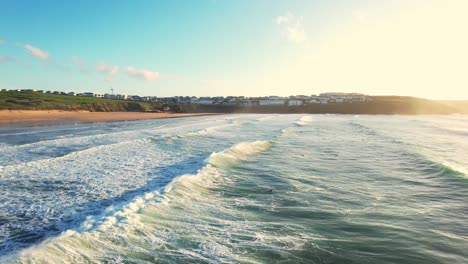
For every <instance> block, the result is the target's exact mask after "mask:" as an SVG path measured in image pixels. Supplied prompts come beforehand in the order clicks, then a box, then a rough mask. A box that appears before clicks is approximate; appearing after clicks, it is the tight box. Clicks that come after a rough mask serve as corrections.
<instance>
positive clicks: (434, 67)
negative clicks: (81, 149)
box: [0, 0, 468, 99]
mask: <svg viewBox="0 0 468 264" xmlns="http://www.w3.org/2000/svg"><path fill="white" fill-rule="evenodd" d="M111 87H113V88H114V89H115V92H116V93H123V94H138V95H156V96H174V95H194V96H218V95H224V96H226V95H245V96H260V95H282V96H283V95H284V96H286V95H298V94H305V95H310V94H318V93H321V92H361V93H366V94H371V95H410V96H419V97H425V98H432V99H468V1H466V0H385V1H384V0H375V1H371V0H368V1H365V0H335V1H332V0H330V1H328V0H327V1H325V0H322V1H314V0H303V1H299V0H290V1H279V0H278V1H275V0H232V1H230V0H197V1H185V0H172V1H169V0H168V1H94V0H89V1H62V0H57V1H46V0H42V1H32V0H31V1H22V0H19V1H18V0H3V1H1V3H0V88H2V89H44V90H59V91H66V92H69V91H75V92H86V91H90V92H96V93H106V92H108V93H110V88H111Z"/></svg>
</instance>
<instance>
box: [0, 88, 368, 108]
mask: <svg viewBox="0 0 468 264" xmlns="http://www.w3.org/2000/svg"><path fill="white" fill-rule="evenodd" d="M0 91H1V92H6V91H7V90H6V89H2V90H0ZM8 91H14V92H24V93H27V92H36V93H43V94H56V95H64V96H82V97H96V98H106V99H112V100H125V101H136V102H153V103H174V104H199V105H229V106H266V105H286V106H301V105H310V104H348V103H356V102H366V101H371V100H372V98H371V97H370V96H368V95H365V94H360V93H321V94H319V95H291V96H287V97H282V96H263V97H246V96H216V97H196V96H173V97H157V96H139V95H125V94H114V93H105V94H96V93H92V92H86V93H75V92H68V93H67V92H60V91H44V90H34V89H19V90H8Z"/></svg>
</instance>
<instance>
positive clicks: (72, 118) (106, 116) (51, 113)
mask: <svg viewBox="0 0 468 264" xmlns="http://www.w3.org/2000/svg"><path fill="white" fill-rule="evenodd" d="M200 115H211V114H207V113H168V112H164V113H152V112H148V113H145V112H87V111H60V110H0V125H53V124H74V123H94V122H113V121H130V120H143V119H157V118H176V117H189V116H200Z"/></svg>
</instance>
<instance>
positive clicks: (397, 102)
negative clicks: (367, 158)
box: [179, 96, 468, 115]
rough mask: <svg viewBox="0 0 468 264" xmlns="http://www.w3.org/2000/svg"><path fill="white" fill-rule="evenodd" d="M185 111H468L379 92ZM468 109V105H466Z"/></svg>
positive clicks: (187, 108) (196, 107) (197, 107)
mask: <svg viewBox="0 0 468 264" xmlns="http://www.w3.org/2000/svg"><path fill="white" fill-rule="evenodd" d="M179 107H180V108H181V111H184V112H207V113H210V112H214V113H318V114H325V113H332V114H371V115H377V114H382V115H393V114H402V115H417V114H454V113H468V111H466V110H464V109H462V108H460V107H457V105H455V104H453V103H452V104H447V103H444V102H439V101H432V100H426V99H421V98H414V97H402V96H376V97H372V101H367V102H355V103H334V104H309V105H303V106H278V105H271V106H254V107H241V106H218V105H180V106H179ZM466 109H468V108H466Z"/></svg>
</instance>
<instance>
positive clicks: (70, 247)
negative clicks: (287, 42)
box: [0, 141, 271, 263]
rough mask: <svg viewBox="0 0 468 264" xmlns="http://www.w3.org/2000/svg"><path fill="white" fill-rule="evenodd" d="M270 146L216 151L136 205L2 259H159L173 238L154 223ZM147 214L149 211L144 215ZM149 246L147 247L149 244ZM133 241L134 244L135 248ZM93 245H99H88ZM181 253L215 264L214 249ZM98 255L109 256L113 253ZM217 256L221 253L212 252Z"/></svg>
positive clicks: (259, 144) (137, 200)
mask: <svg viewBox="0 0 468 264" xmlns="http://www.w3.org/2000/svg"><path fill="white" fill-rule="evenodd" d="M270 147H271V143H270V142H268V141H253V142H241V143H238V144H235V145H233V146H232V147H230V148H228V149H226V150H224V151H221V152H215V153H212V154H211V155H210V156H209V157H208V158H207V159H206V160H205V165H204V166H203V167H202V168H200V169H199V170H198V172H197V173H196V174H192V175H181V176H179V177H176V178H174V179H173V180H172V181H171V182H170V183H169V184H168V185H167V186H166V187H164V188H162V189H157V190H154V191H150V192H146V193H144V194H142V195H139V196H138V197H136V198H134V199H133V201H131V202H130V203H127V204H123V205H121V206H116V205H113V206H110V207H109V208H107V209H106V210H105V211H104V213H103V214H102V215H101V216H99V217H88V218H87V219H86V220H85V221H84V222H83V223H82V224H81V227H80V229H78V230H68V231H66V232H64V233H63V234H62V235H60V236H58V237H54V238H49V239H48V240H46V241H44V242H43V243H41V244H40V245H38V246H34V247H31V248H29V249H25V250H22V251H21V252H18V253H16V254H13V255H9V256H5V257H3V259H2V258H0V261H2V260H3V261H7V260H10V261H18V262H29V261H31V260H33V261H35V262H47V263H63V262H64V261H65V262H74V263H76V262H86V261H91V262H109V261H115V260H116V259H118V258H119V256H120V255H117V254H115V253H117V252H119V254H121V253H124V252H126V251H130V252H131V251H134V250H137V251H139V252H140V253H141V254H140V255H138V254H137V255H135V256H134V258H133V259H128V258H127V261H131V262H132V261H136V262H138V261H142V260H145V259H146V260H149V259H152V260H153V261H154V260H156V258H154V254H157V252H155V251H154V250H153V247H154V246H155V245H157V244H161V245H164V244H166V243H167V241H165V240H168V238H165V237H164V236H163V235H159V236H154V235H152V233H154V232H161V231H162V232H165V231H164V230H161V228H156V229H155V226H154V225H157V226H159V225H161V224H164V223H163V222H164V219H163V218H166V217H171V215H167V214H165V212H166V211H167V210H174V209H175V208H177V207H175V208H173V207H172V206H173V204H172V203H173V202H176V204H179V203H180V202H184V201H186V202H189V201H191V202H194V201H193V199H195V200H197V199H200V197H204V195H205V194H204V193H205V190H206V188H209V187H210V186H211V185H212V184H215V181H216V180H218V179H219V178H220V177H222V175H223V174H224V171H226V170H228V169H230V168H232V167H234V166H236V165H237V164H239V163H240V162H241V161H244V160H247V159H249V158H250V157H252V156H255V155H258V154H259V153H261V152H264V151H266V150H268V149H269V148H270ZM182 197H185V198H182ZM142 210H146V211H149V212H144V211H143V212H142ZM154 214H159V215H161V217H163V218H153V217H152V216H153V215H154ZM148 217H150V219H147V220H150V221H151V224H149V223H147V224H144V223H143V220H144V218H148ZM158 222H162V223H158ZM135 232H136V233H135ZM121 238H122V239H125V240H121ZM124 241H125V242H124ZM143 242H145V243H146V244H147V245H146V246H145V245H144V244H145V243H143ZM148 242H150V243H148ZM127 243H131V244H132V245H133V246H130V247H129V246H128V245H129V244H127ZM91 244H92V245H94V246H92V247H90V246H87V245H91ZM96 245H99V246H98V247H97V246H96ZM207 250H208V249H207ZM218 250H219V249H216V250H215V251H218ZM177 251H178V252H177V254H182V255H186V257H189V258H190V259H196V260H199V261H200V260H203V261H207V262H212V261H211V259H212V258H210V257H209V256H206V255H207V254H208V255H209V254H210V250H208V251H206V250H205V251H206V252H204V253H200V254H194V252H190V251H184V250H183V249H179V250H177ZM98 252H107V254H102V253H98ZM211 254H217V253H216V252H211ZM149 256H151V257H149Z"/></svg>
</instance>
